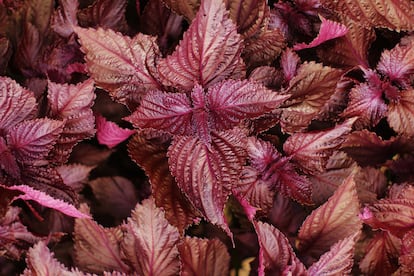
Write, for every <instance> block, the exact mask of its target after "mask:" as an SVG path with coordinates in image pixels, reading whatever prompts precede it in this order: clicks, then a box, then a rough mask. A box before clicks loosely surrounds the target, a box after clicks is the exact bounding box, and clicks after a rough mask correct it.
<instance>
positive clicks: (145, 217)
mask: <svg viewBox="0 0 414 276" xmlns="http://www.w3.org/2000/svg"><path fill="white" fill-rule="evenodd" d="M125 229H126V231H127V232H126V233H125V238H124V239H123V241H122V243H121V247H122V250H123V252H124V254H125V257H126V259H127V260H126V261H128V263H130V264H131V265H132V267H133V268H134V269H135V271H136V272H137V273H138V274H139V275H154V276H155V275H160V276H163V275H177V274H178V272H179V269H180V261H179V252H178V248H177V245H178V242H179V234H178V230H177V228H175V227H173V226H171V225H170V224H169V223H168V221H167V220H166V219H165V217H164V213H163V211H162V210H161V209H159V208H157V207H156V206H155V202H154V200H153V199H152V198H150V199H146V200H144V201H143V202H142V205H141V204H137V206H136V207H135V210H134V211H133V212H132V215H131V218H129V219H128V223H127V224H126V225H125Z"/></svg>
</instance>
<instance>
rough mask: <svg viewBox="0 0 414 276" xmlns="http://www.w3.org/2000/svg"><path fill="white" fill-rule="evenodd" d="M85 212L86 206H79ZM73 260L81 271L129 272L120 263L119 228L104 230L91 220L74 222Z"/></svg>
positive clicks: (121, 237) (120, 234) (122, 263)
mask: <svg viewBox="0 0 414 276" xmlns="http://www.w3.org/2000/svg"><path fill="white" fill-rule="evenodd" d="M81 207H82V209H83V210H85V211H87V208H85V207H86V206H81ZM74 236H75V245H74V249H75V260H76V264H77V265H78V267H80V268H81V269H84V270H87V271H91V272H96V273H101V272H103V271H105V270H118V271H122V272H129V267H128V266H127V265H126V264H125V263H124V262H123V261H122V259H121V258H122V256H121V254H122V253H121V246H120V243H121V240H122V239H123V232H122V230H121V227H120V226H118V227H114V228H104V227H102V226H101V225H99V224H97V223H96V222H95V221H94V220H93V219H76V220H75V230H74Z"/></svg>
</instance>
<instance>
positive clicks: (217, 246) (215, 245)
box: [178, 237, 230, 276]
mask: <svg viewBox="0 0 414 276" xmlns="http://www.w3.org/2000/svg"><path fill="white" fill-rule="evenodd" d="M178 250H179V251H180V259H181V263H182V267H181V275H188V276H190V275H194V276H195V275H197V276H198V275H200V276H210V275H211V276H220V275H228V273H229V264H230V255H229V253H228V252H227V248H226V246H225V245H224V244H223V243H222V242H221V241H220V240H218V239H211V240H208V239H200V238H196V237H194V238H193V237H185V238H184V241H183V242H182V243H181V244H180V245H179V246H178Z"/></svg>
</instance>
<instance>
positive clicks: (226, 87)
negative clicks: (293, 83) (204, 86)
mask: <svg viewBox="0 0 414 276" xmlns="http://www.w3.org/2000/svg"><path fill="white" fill-rule="evenodd" d="M207 98H208V107H209V111H210V116H211V121H212V122H211V124H212V126H213V127H214V128H215V129H217V130H224V129H230V128H233V127H235V126H237V124H239V123H240V122H241V121H242V120H243V119H252V118H256V117H259V116H261V115H264V114H265V113H267V112H270V111H272V110H274V109H276V108H277V107H278V106H279V105H280V104H281V103H282V102H283V101H284V100H286V99H287V98H289V96H288V95H280V94H277V93H275V92H273V91H271V90H269V89H267V88H265V87H263V86H262V85H260V84H258V83H253V82H248V81H234V80H228V81H225V82H221V83H218V84H215V85H213V86H211V87H210V88H209V89H208V92H207Z"/></svg>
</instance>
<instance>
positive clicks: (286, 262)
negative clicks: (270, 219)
mask: <svg viewBox="0 0 414 276" xmlns="http://www.w3.org/2000/svg"><path fill="white" fill-rule="evenodd" d="M254 227H255V229H256V233H257V238H258V240H259V244H260V252H259V254H260V257H259V275H265V274H266V275H282V273H283V272H290V273H291V275H298V276H299V275H307V272H306V268H305V266H304V265H303V264H302V262H301V261H300V260H299V259H298V258H297V257H296V255H295V253H294V252H293V249H292V247H291V245H290V243H289V241H288V239H287V238H286V237H285V236H284V235H283V233H281V232H280V231H279V230H278V229H277V228H275V227H273V226H272V225H270V224H267V223H264V222H260V221H259V222H255V223H254Z"/></svg>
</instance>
